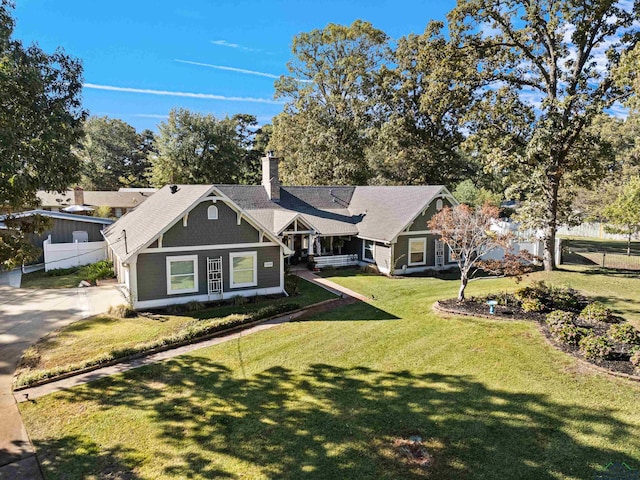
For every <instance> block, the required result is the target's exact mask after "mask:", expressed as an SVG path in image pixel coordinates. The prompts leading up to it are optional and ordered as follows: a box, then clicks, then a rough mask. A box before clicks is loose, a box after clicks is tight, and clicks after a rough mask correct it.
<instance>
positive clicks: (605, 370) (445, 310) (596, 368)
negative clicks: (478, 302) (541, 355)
mask: <svg viewBox="0 0 640 480" xmlns="http://www.w3.org/2000/svg"><path fill="white" fill-rule="evenodd" d="M433 309H434V310H435V311H436V312H439V313H444V314H449V315H461V316H465V317H480V318H486V319H489V320H499V321H505V320H506V321H507V322H514V321H520V322H527V323H532V322H531V320H525V319H520V318H505V317H496V316H495V315H491V314H488V313H487V314H481V313H469V312H464V311H460V310H455V309H452V308H447V307H445V306H443V305H442V304H441V303H440V302H439V301H437V300H436V302H435V303H434V304H433ZM533 323H535V325H536V327H537V328H538V331H539V332H540V335H541V336H542V338H543V339H544V340H545V342H547V344H548V345H551V346H552V347H553V348H555V349H556V350H558V351H560V352H562V353H563V354H564V355H569V356H570V357H571V358H573V359H575V360H576V361H577V362H578V363H579V364H580V365H582V366H584V367H587V368H589V369H591V370H594V371H596V372H600V373H606V374H607V375H609V376H612V377H618V378H625V379H627V380H631V381H632V382H640V375H630V374H628V373H624V372H614V371H612V370H609V369H608V368H604V367H601V366H599V365H595V364H593V363H591V362H588V361H586V360H585V359H583V358H580V357H578V356H576V355H572V354H570V353H567V352H565V351H563V350H561V349H560V348H558V346H557V345H556V344H555V343H554V342H552V341H551V339H549V337H547V336H546V335H545V333H544V331H543V330H542V325H540V323H539V322H533Z"/></svg>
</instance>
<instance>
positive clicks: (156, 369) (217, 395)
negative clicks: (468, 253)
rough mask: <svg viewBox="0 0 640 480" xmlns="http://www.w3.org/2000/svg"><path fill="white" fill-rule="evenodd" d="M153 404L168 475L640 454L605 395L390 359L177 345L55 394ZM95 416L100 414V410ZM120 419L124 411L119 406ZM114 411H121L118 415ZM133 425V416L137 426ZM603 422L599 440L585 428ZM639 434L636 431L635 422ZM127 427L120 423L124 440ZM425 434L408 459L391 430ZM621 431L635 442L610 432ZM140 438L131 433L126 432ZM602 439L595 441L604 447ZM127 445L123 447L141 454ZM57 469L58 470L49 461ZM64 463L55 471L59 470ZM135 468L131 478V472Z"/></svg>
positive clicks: (474, 467) (295, 472)
mask: <svg viewBox="0 0 640 480" xmlns="http://www.w3.org/2000/svg"><path fill="white" fill-rule="evenodd" d="M57 398H58V399H62V401H66V402H71V403H74V404H75V403H81V402H91V403H92V404H94V405H97V406H98V407H99V408H100V409H102V410H103V411H102V413H100V415H103V416H109V417H111V415H118V413H117V412H118V411H119V409H117V408H116V407H126V408H127V411H129V412H130V411H135V412H140V413H141V415H145V416H146V417H147V418H148V420H147V422H148V425H146V426H145V429H144V432H147V433H148V434H149V435H152V436H153V437H154V442H157V443H156V447H155V448H156V450H157V451H155V452H153V456H154V460H153V461H154V465H155V467H156V468H161V469H162V471H163V472H164V473H163V475H164V476H166V477H171V478H237V476H238V475H239V474H241V473H244V474H245V475H247V478H258V477H259V478H290V479H311V478H320V479H346V478H348V479H355V478H360V479H365V478H370V479H398V478H402V479H414V478H416V479H417V478H438V479H456V480H457V479H465V478H469V479H471V478H473V479H476V478H485V479H497V478H499V479H501V480H507V479H518V480H525V479H531V480H544V479H557V478H566V477H571V478H592V477H593V475H594V473H595V472H596V471H597V470H598V469H599V467H601V466H604V465H606V464H607V463H609V462H612V461H613V462H625V463H627V464H628V465H631V466H634V467H636V468H637V467H638V466H640V465H639V464H640V438H638V436H637V435H635V434H634V429H635V428H637V426H636V427H634V426H633V425H630V424H627V423H625V422H623V421H621V420H619V419H617V418H616V412H615V411H611V409H609V408H602V409H593V408H590V409H585V408H583V407H582V406H580V405H579V404H578V402H575V403H573V404H559V403H556V402H553V401H551V400H550V399H549V398H548V397H547V396H546V395H544V394H531V393H513V392H507V391H503V390H496V389H491V388H489V387H487V386H486V385H484V384H483V383H481V382H478V381H477V380H475V379H474V378H473V377H471V376H463V375H441V374H435V373H425V374H415V373H412V372H409V371H395V372H384V371H379V370H373V369H369V368H365V367H356V368H343V367H338V366H333V365H326V364H315V365H310V366H308V367H307V368H306V369H305V370H302V371H294V370H290V369H287V368H283V367H273V368H270V369H267V370H265V371H263V372H261V373H259V374H257V375H255V376H253V377H249V378H247V379H243V378H238V377H236V376H234V374H233V372H232V371H231V370H229V369H228V368H227V367H225V366H223V365H220V364H216V363H214V362H211V361H209V360H207V359H205V358H201V357H181V358H178V359H175V360H173V361H171V362H167V363H166V364H159V365H153V366H149V367H146V368H141V369H138V370H135V371H131V372H128V373H126V374H125V375H123V376H119V377H112V378H109V379H104V380H102V381H99V382H95V383H92V384H88V385H85V386H84V387H82V388H78V389H73V390H72V391H70V392H65V393H61V394H58V397H57ZM93 415H94V417H93V418H91V419H88V421H89V422H98V421H99V417H95V415H96V413H95V412H94V413H93ZM116 420H117V418H116ZM112 421H113V419H112ZM132 428H133V427H132ZM596 432H597V435H598V438H597V439H596V440H593V439H592V443H593V444H591V445H588V444H586V443H584V442H583V441H581V438H578V437H584V436H589V435H596ZM635 433H637V432H635ZM119 435H120V436H125V437H127V438H128V437H129V435H128V432H127V428H126V427H125V428H124V430H123V431H119V432H117V433H116V432H114V438H113V442H115V444H122V443H124V442H125V440H123V439H122V438H120V437H119ZM412 435H419V436H421V437H422V438H423V439H424V440H425V445H426V446H427V449H428V450H429V453H430V454H431V455H432V456H433V462H432V464H431V466H430V467H429V468H428V469H424V468H423V467H420V466H416V465H414V464H411V463H410V462H409V461H408V460H407V458H406V457H403V456H402V455H401V454H399V453H398V452H397V451H396V450H394V447H393V444H394V440H395V439H398V438H408V437H409V436H412ZM621 438H623V439H625V442H626V445H627V451H631V452H639V453H638V455H635V454H633V456H631V455H628V454H623V453H619V452H618V451H617V450H615V449H613V448H608V447H606V446H603V445H607V443H610V442H612V441H614V440H616V439H621ZM72 440H73V441H69V440H68V439H63V440H62V441H57V442H56V441H54V442H48V443H45V442H37V443H36V446H37V448H38V452H39V455H44V456H45V457H50V458H60V459H62V461H61V462H60V463H62V464H63V465H65V466H66V467H65V468H69V469H72V470H73V471H80V470H82V471H83V472H85V474H87V475H88V474H89V473H92V474H94V475H97V476H98V477H99V478H103V477H102V476H101V475H103V473H104V471H103V470H101V468H102V467H100V465H99V464H98V465H95V466H92V465H89V462H88V457H87V455H86V454H85V453H78V452H79V450H78V448H77V444H76V443H74V442H77V441H78V439H73V438H72ZM129 442H131V440H129ZM595 445H597V446H595ZM127 447H128V448H129V449H131V450H130V451H126V450H123V451H117V450H114V451H112V452H110V453H109V455H115V456H116V457H117V458H118V460H119V461H120V462H123V463H124V464H127V465H132V464H133V463H131V461H130V460H128V459H129V458H132V459H135V457H136V451H135V449H136V448H140V447H137V446H136V444H135V443H131V444H128V445H127ZM46 468H47V469H51V470H50V471H52V472H55V471H56V468H58V467H56V466H55V465H53V464H50V466H49V467H46ZM53 476H55V475H53ZM132 478H135V477H132Z"/></svg>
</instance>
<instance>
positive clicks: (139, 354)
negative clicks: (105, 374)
mask: <svg viewBox="0 0 640 480" xmlns="http://www.w3.org/2000/svg"><path fill="white" fill-rule="evenodd" d="M338 300H342V298H341V297H337V298H329V299H327V300H323V301H321V302H318V303H313V304H311V305H307V306H306V307H300V308H297V309H295V310H290V311H288V312H284V313H279V314H277V315H271V316H270V317H266V318H261V319H258V320H253V321H251V322H247V323H242V324H240V325H235V326H233V327H229V328H225V329H224V330H219V331H217V332H212V333H208V334H206V335H203V336H201V337H196V338H192V339H190V340H184V341H182V342H177V343H171V344H167V345H162V346H160V347H155V348H152V349H150V350H145V351H143V352H137V353H133V354H131V355H126V356H124V357H118V358H114V359H113V360H109V361H106V362H99V363H96V364H95V365H91V366H89V367H84V368H81V369H78V370H73V371H71V372H65V373H61V374H60V375H54V376H51V377H47V378H43V379H41V380H38V381H36V382H32V383H29V384H27V385H20V386H17V387H13V389H12V390H13V391H14V392H19V391H21V390H26V389H28V388H33V387H40V386H42V385H46V384H48V383H53V382H57V381H59V380H64V379H66V378H71V377H75V376H76V375H82V374H83V373H89V372H93V371H94V370H98V369H100V368H105V367H111V366H113V365H117V364H118V363H123V362H128V361H130V360H135V359H137V358H142V357H146V356H148V355H153V354H156V353H160V352H166V351H167V350H173V349H175V348H180V347H184V346H186V345H192V344H194V343H199V342H203V341H205V340H210V339H212V338H216V337H222V336H224V335H228V334H230V333H234V332H237V331H240V330H246V329H248V328H251V327H254V326H256V325H259V324H261V323H265V322H268V321H270V320H273V319H274V318H278V317H284V316H285V315H295V314H296V313H301V312H305V311H307V310H311V309H313V308H317V307H320V306H323V305H325V304H328V303H332V302H335V301H338Z"/></svg>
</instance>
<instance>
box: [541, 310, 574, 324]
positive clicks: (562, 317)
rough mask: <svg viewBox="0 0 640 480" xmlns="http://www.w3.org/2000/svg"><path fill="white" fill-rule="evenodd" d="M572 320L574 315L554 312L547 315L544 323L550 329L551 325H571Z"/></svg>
mask: <svg viewBox="0 0 640 480" xmlns="http://www.w3.org/2000/svg"><path fill="white" fill-rule="evenodd" d="M574 318H575V315H574V314H573V313H571V312H565V311H562V310H554V311H553V312H551V313H547V318H546V322H547V325H549V326H550V327H551V326H553V325H573V320H574Z"/></svg>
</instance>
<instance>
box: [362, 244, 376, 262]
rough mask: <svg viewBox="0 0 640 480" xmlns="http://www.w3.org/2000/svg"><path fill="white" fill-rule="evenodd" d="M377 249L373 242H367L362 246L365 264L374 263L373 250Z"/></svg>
mask: <svg viewBox="0 0 640 480" xmlns="http://www.w3.org/2000/svg"><path fill="white" fill-rule="evenodd" d="M374 248H375V242H374V241H373V240H365V241H364V243H363V244H362V259H363V260H364V261H365V262H373V261H374V258H373V249H374Z"/></svg>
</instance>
